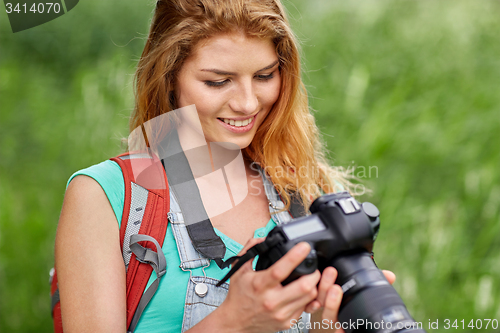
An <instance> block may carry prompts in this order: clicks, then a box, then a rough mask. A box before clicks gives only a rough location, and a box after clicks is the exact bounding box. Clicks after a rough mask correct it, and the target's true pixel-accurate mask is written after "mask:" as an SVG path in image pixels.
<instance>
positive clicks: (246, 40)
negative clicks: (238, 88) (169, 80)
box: [186, 33, 278, 71]
mask: <svg viewBox="0 0 500 333" xmlns="http://www.w3.org/2000/svg"><path fill="white" fill-rule="evenodd" d="M276 60H278V56H277V54H276V48H275V45H274V43H273V42H272V40H271V39H264V38H257V37H247V36H245V35H244V34H241V33H230V34H221V35H216V36H213V37H210V38H207V39H204V40H202V41H200V42H199V43H198V44H197V45H196V47H195V48H194V49H193V53H192V54H191V56H190V57H189V58H188V59H187V60H186V65H188V66H190V67H194V68H198V69H199V70H201V69H220V70H224V71H240V70H253V71H258V70H260V69H262V68H265V67H267V66H269V65H270V64H272V63H274V62H275V61H276Z"/></svg>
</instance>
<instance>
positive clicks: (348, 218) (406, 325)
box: [256, 192, 425, 333]
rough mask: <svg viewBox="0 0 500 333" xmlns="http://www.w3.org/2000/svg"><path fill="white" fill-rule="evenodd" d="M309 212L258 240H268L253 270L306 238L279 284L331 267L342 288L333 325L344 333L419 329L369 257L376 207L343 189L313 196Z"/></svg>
mask: <svg viewBox="0 0 500 333" xmlns="http://www.w3.org/2000/svg"><path fill="white" fill-rule="evenodd" d="M310 211H311V215H309V216H306V217H301V218H297V219H294V220H292V221H290V222H289V223H286V224H283V225H279V226H277V227H275V228H274V229H273V230H271V232H270V233H269V235H268V236H267V238H266V240H265V241H264V243H265V242H267V241H268V240H274V241H273V243H272V244H269V245H270V246H269V248H268V249H266V251H265V252H264V253H262V254H260V256H259V259H258V261H257V266H256V270H264V269H266V268H268V267H270V266H271V265H272V264H274V263H275V262H276V261H278V260H279V259H280V258H281V257H283V256H284V255H285V254H286V253H287V252H288V251H289V250H290V249H291V248H292V247H293V246H294V245H296V244H298V243H300V242H308V243H309V244H310V245H311V252H310V253H309V255H308V256H307V258H306V259H305V260H304V261H303V262H302V263H301V264H300V265H299V266H298V267H297V268H296V269H295V270H294V271H293V272H292V273H291V274H290V276H289V277H288V278H287V279H286V280H284V281H283V282H282V284H283V285H286V284H288V283H290V282H292V281H294V280H296V279H297V278H299V277H301V276H303V275H305V274H310V273H313V272H314V271H315V270H316V269H319V270H320V271H321V272H323V270H324V269H325V268H326V267H328V266H333V267H335V268H336V269H337V271H338V277H337V281H336V283H337V284H339V285H340V286H341V287H342V290H343V292H344V296H343V299H342V303H341V306H340V310H339V316H338V318H339V323H338V324H340V325H342V328H344V330H345V332H346V333H351V332H378V333H389V332H404V333H410V332H411V333H415V332H425V330H423V328H422V324H421V323H417V322H415V321H414V320H413V318H412V317H411V316H410V314H409V313H408V310H407V309H406V306H405V304H404V302H403V301H402V299H401V297H399V295H398V293H397V292H396V290H395V289H394V288H393V287H392V286H391V285H390V284H389V282H388V281H387V279H386V278H385V276H384V275H383V274H382V272H381V271H380V270H379V269H378V268H377V266H376V265H375V262H374V261H373V257H372V248H373V243H374V241H375V239H376V237H377V234H378V230H379V226H380V220H379V215H380V214H379V210H378V209H377V207H376V206H375V205H373V204H371V203H369V202H364V203H362V204H360V203H359V202H357V201H356V200H355V199H354V198H353V197H351V196H350V195H349V193H348V192H341V193H335V194H327V195H323V196H321V197H319V198H318V199H316V200H315V201H314V202H313V204H312V205H311V207H310ZM277 239H278V240H279V241H276V240H277ZM340 325H339V326H340ZM337 328H339V327H337Z"/></svg>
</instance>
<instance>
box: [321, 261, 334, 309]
mask: <svg viewBox="0 0 500 333" xmlns="http://www.w3.org/2000/svg"><path fill="white" fill-rule="evenodd" d="M336 279H337V270H336V269H335V268H333V267H327V268H325V269H324V270H323V274H322V275H321V281H320V282H319V286H318V297H317V298H316V299H317V300H318V301H319V303H320V304H321V305H320V306H325V300H326V294H327V292H328V290H329V289H330V287H331V286H332V285H333V284H334V283H335V280H336Z"/></svg>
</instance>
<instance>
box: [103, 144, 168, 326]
mask: <svg viewBox="0 0 500 333" xmlns="http://www.w3.org/2000/svg"><path fill="white" fill-rule="evenodd" d="M111 160H112V161H115V162H116V163H118V165H119V166H120V168H121V169H122V172H123V178H124V182H125V202H124V206H123V207H124V208H123V215H122V222H121V226H120V244H121V247H122V254H123V260H124V263H125V267H126V269H127V274H126V288H127V291H126V292H127V328H128V330H127V331H128V332H133V331H134V330H135V327H136V325H137V323H138V321H139V318H140V316H141V314H142V312H143V311H144V309H145V308H146V306H147V304H148V303H149V301H150V300H151V298H152V297H153V295H154V293H155V292H156V289H157V288H158V284H159V279H160V278H161V277H162V276H163V275H164V274H165V270H166V262H165V256H164V255H163V252H162V246H163V241H164V239H165V234H166V231H167V225H168V218H167V216H168V212H169V210H170V200H169V199H170V196H169V189H168V182H167V177H166V174H165V171H164V169H163V165H162V164H161V161H159V160H158V159H157V158H156V157H155V156H154V155H152V154H149V152H141V153H126V154H122V155H119V156H117V157H115V158H112V159H111ZM139 243H142V245H140V244H139ZM143 263H147V264H148V265H143ZM153 269H154V270H155V273H156V277H157V278H156V280H155V281H154V283H153V284H152V285H151V286H150V287H149V288H148V290H146V292H144V290H145V289H146V286H147V283H148V281H149V278H150V276H151V273H152V271H153Z"/></svg>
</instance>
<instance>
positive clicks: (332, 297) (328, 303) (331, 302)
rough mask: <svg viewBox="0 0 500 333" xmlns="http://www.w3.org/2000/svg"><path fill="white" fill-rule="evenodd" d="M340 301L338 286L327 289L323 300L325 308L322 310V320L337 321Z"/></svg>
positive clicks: (340, 295)
mask: <svg viewBox="0 0 500 333" xmlns="http://www.w3.org/2000/svg"><path fill="white" fill-rule="evenodd" d="M341 301H342V288H340V286H339V285H338V284H334V285H333V286H331V287H330V288H329V289H328V292H327V294H326V298H325V307H324V309H323V319H327V320H329V321H330V320H332V321H333V322H336V321H337V314H338V312H339V308H340V303H341Z"/></svg>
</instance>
